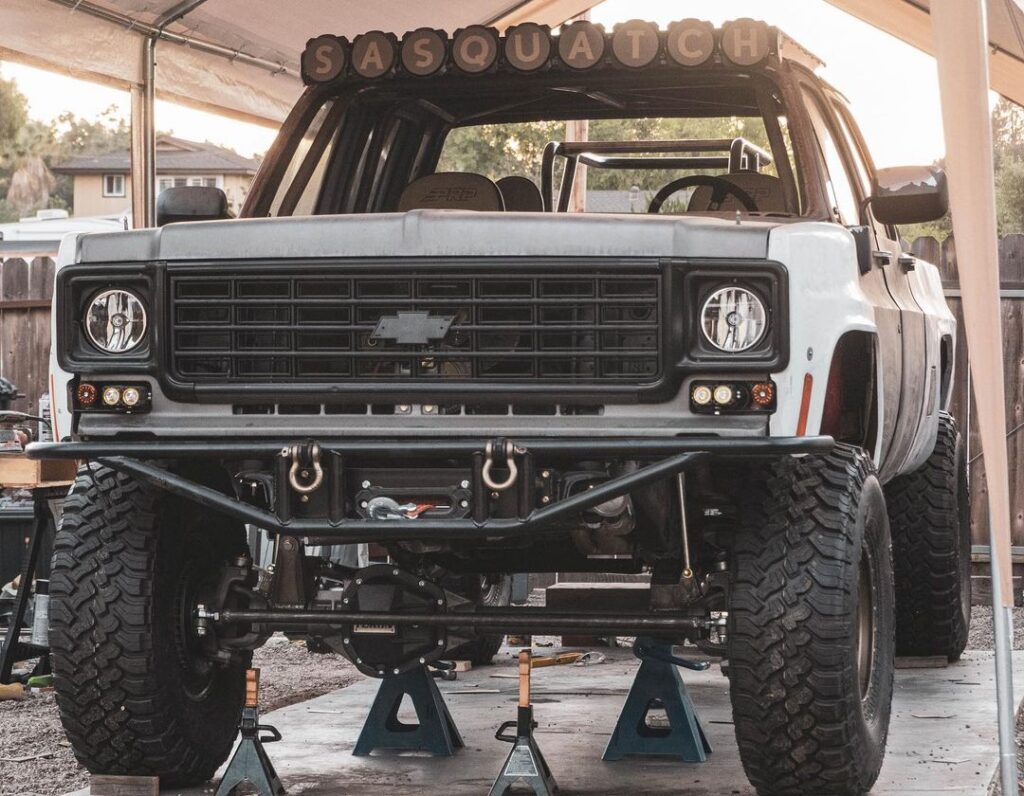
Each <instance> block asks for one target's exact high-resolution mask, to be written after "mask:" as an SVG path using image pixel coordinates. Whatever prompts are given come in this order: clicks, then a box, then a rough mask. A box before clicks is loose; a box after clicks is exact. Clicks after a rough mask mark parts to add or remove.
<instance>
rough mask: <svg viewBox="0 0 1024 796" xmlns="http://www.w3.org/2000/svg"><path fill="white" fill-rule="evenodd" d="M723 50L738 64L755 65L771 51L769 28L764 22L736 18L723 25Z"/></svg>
mask: <svg viewBox="0 0 1024 796" xmlns="http://www.w3.org/2000/svg"><path fill="white" fill-rule="evenodd" d="M721 47H722V52H723V53H724V54H725V57H726V58H728V59H729V60H730V61H732V62H733V63H734V64H736V65H737V66H753V65H754V64H756V63H758V62H760V61H763V60H764V59H765V58H767V57H768V54H769V53H770V52H771V38H770V35H769V28H768V26H767V25H765V24H764V23H763V22H758V21H757V20H753V19H748V18H746V17H744V18H743V19H734V20H732V21H731V22H726V23H725V24H724V25H722V44H721Z"/></svg>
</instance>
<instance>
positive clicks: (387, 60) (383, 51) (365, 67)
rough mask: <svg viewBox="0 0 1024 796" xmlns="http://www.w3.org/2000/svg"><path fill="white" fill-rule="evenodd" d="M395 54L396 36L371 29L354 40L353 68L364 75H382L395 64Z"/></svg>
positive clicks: (370, 76) (371, 76)
mask: <svg viewBox="0 0 1024 796" xmlns="http://www.w3.org/2000/svg"><path fill="white" fill-rule="evenodd" d="M395 56H396V47H395V41H394V37H393V36H389V35H388V34H387V33H384V32H383V31H379V30H371V31H370V32H369V33H363V34H362V35H360V36H357V37H356V39H355V41H354V42H352V68H353V69H355V70H356V74H358V75H360V76H362V77H369V78H374V77H380V76H381V75H383V74H384V73H385V72H387V71H388V70H390V69H391V67H392V66H393V65H394V63H395Z"/></svg>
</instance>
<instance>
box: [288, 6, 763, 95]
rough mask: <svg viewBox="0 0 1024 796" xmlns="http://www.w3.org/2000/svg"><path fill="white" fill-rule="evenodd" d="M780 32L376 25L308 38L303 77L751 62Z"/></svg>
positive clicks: (747, 25) (740, 25)
mask: <svg viewBox="0 0 1024 796" xmlns="http://www.w3.org/2000/svg"><path fill="white" fill-rule="evenodd" d="M781 36H782V34H781V33H780V32H779V31H778V29H777V28H773V27H771V26H769V25H767V24H765V23H763V22H758V21H756V20H753V19H746V18H744V19H736V20H732V21H731V22H726V23H725V24H724V25H722V27H721V28H717V29H716V28H715V27H714V25H712V24H711V23H710V22H706V21H704V20H700V19H684V20H680V21H678V22H673V23H672V24H670V25H669V26H668V28H667V29H666V30H661V29H659V28H658V26H657V25H655V24H654V23H653V22H644V21H643V20H639V19H634V20H630V21H629V22H623V23H621V24H618V25H616V26H615V27H614V29H613V30H612V32H611V33H610V34H609V33H606V32H605V29H604V27H603V26H601V25H597V24H595V23H593V22H588V21H583V20H578V21H576V22H572V23H570V24H568V25H565V26H564V27H563V28H562V29H561V33H560V34H559V35H554V34H553V33H552V32H551V29H550V28H549V27H548V26H547V25H538V24H537V23H535V22H524V23H522V24H520V25H514V26H513V27H511V28H509V29H508V30H507V31H506V33H505V35H504V36H501V35H499V34H498V31H497V30H495V29H494V28H488V27H484V26H483V25H470V26H469V27H466V28H462V29H461V30H457V31H456V32H455V34H454V35H453V36H451V37H449V36H448V34H447V33H445V32H444V31H443V30H435V29H433V28H419V29H417V30H414V31H410V32H409V33H406V34H405V35H404V36H403V37H402V38H401V39H399V38H398V37H397V36H395V35H394V34H393V33H384V32H382V31H379V30H374V31H369V32H368V33H363V34H360V35H359V36H356V37H355V39H353V40H352V41H351V42H349V40H348V39H346V38H345V37H344V36H331V35H324V36H318V37H316V38H315V39H310V41H309V42H308V43H307V44H306V49H305V51H304V52H303V54H302V79H303V81H304V82H305V83H306V84H307V85H316V84H321V83H330V82H333V81H335V80H338V79H339V78H342V77H352V78H363V79H365V80H375V79H377V78H380V77H384V76H387V75H396V76H413V77H430V76H433V75H439V74H444V73H448V72H453V73H456V74H464V75H478V74H484V73H489V72H493V71H495V70H497V69H503V70H506V71H509V72H513V73H515V72H518V73H524V74H525V73H530V72H536V71H538V70H541V69H565V70H569V71H579V70H584V69H593V68H595V67H600V66H602V65H609V64H610V65H616V66H621V67H626V68H628V69H642V68H644V67H647V66H652V65H670V66H671V65H675V66H680V67H696V66H701V65H702V64H705V63H707V62H708V61H709V60H711V59H712V58H717V59H719V60H721V61H723V62H726V63H729V64H733V65H735V66H741V67H749V66H755V65H757V64H759V63H761V62H763V61H764V60H765V59H767V58H768V57H769V56H770V55H773V54H774V55H777V54H778V53H779V51H780V39H781Z"/></svg>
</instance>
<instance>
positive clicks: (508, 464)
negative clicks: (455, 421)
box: [480, 439, 526, 492]
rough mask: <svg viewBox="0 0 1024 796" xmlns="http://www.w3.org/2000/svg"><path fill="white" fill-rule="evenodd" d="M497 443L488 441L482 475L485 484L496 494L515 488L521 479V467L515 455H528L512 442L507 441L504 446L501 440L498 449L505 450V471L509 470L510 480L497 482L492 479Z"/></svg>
mask: <svg viewBox="0 0 1024 796" xmlns="http://www.w3.org/2000/svg"><path fill="white" fill-rule="evenodd" d="M495 447H496V446H495V441H494V440H488V441H487V445H486V446H485V447H484V466H483V470H482V471H481V473H480V476H481V478H482V479H483V482H484V484H486V485H487V488H488V489H491V490H493V491H495V492H504V491H505V490H506V489H510V488H511V487H513V486H515V483H516V480H517V479H518V478H519V467H518V466H517V465H516V460H515V455H516V454H517V453H518V454H520V455H521V454H523V453H526V450H525V449H523V448H517V447H516V446H515V445H514V444H513V443H512V440H509V439H507V440H505V441H504V444H503V443H502V441H501V440H498V442H497V447H499V448H502V449H503V450H504V456H505V469H506V470H508V478H506V479H505V480H504V481H500V482H499V481H495V480H494V479H493V478H491V470H492V469H493V468H494V449H495Z"/></svg>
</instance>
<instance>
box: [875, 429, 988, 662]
mask: <svg viewBox="0 0 1024 796" xmlns="http://www.w3.org/2000/svg"><path fill="white" fill-rule="evenodd" d="M885 500H886V504H887V505H888V507H889V525H890V527H891V528H892V549H893V567H894V570H895V573H896V652H897V654H899V655H912V656H940V655H941V656H943V657H945V658H946V659H947V660H949V661H951V662H952V661H955V660H957V659H958V658H959V657H960V654H961V653H962V652H963V651H964V647H966V646H967V631H968V629H969V628H970V624H971V507H970V493H969V491H968V486H967V457H966V452H965V450H964V445H963V442H962V440H961V438H960V433H959V431H958V430H957V424H956V421H955V420H954V419H953V418H952V417H950V416H949V415H948V414H946V413H945V412H943V413H942V414H941V415H940V417H939V435H938V438H937V439H936V441H935V449H934V450H933V451H932V454H931V456H929V457H928V461H926V462H925V463H924V465H923V466H922V467H920V468H919V469H917V470H915V471H914V472H912V473H909V474H907V475H902V476H900V477H899V478H895V479H893V480H892V482H890V483H889V484H887V485H886V487H885Z"/></svg>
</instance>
